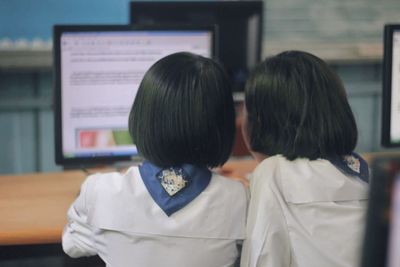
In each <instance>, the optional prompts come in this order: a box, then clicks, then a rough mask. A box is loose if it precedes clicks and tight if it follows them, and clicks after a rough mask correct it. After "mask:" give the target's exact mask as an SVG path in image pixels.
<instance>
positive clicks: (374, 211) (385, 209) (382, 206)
mask: <svg viewBox="0 0 400 267" xmlns="http://www.w3.org/2000/svg"><path fill="white" fill-rule="evenodd" d="M371 168H372V177H371V184H370V190H369V199H368V212H367V216H366V226H365V231H364V240H363V251H362V255H361V265H360V266H362V267H375V266H387V265H386V263H387V262H386V261H387V256H388V251H387V249H388V247H389V234H390V217H389V213H390V212H391V211H393V204H394V203H392V196H391V190H392V187H393V184H394V181H395V179H396V175H397V174H398V173H399V172H400V157H396V156H389V155H388V156H379V157H377V158H375V159H373V161H372V163H371Z"/></svg>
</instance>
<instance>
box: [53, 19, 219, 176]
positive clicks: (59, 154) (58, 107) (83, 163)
mask: <svg viewBox="0 0 400 267" xmlns="http://www.w3.org/2000/svg"><path fill="white" fill-rule="evenodd" d="M113 31H117V32H121V31H127V32H129V31H179V32H184V31H188V32H192V31H207V32H210V33H211V41H212V44H211V56H212V58H215V57H217V55H218V54H217V53H218V51H217V49H216V47H217V44H218V40H217V36H218V32H217V31H218V29H217V27H216V26H215V25H55V26H54V28H53V86H54V101H53V103H54V113H55V114H54V129H55V162H56V164H58V165H62V166H64V167H65V168H74V167H90V166H98V165H104V164H113V163H117V162H131V161H140V160H141V158H140V156H139V155H132V156H126V155H123V156H118V155H115V156H96V157H74V158H68V157H65V155H64V154H63V143H62V140H63V133H62V99H61V93H62V88H61V47H60V40H61V36H62V34H63V33H67V32H68V33H70V32H113Z"/></svg>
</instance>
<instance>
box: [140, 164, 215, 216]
mask: <svg viewBox="0 0 400 267" xmlns="http://www.w3.org/2000/svg"><path fill="white" fill-rule="evenodd" d="M139 172H140V175H141V176H142V180H143V183H144V185H145V186H146V188H147V190H148V191H149V193H150V195H151V197H152V198H153V200H154V201H155V202H156V203H157V205H158V206H159V207H160V208H161V209H162V210H163V211H164V213H165V214H166V215H167V216H170V215H172V214H173V213H175V212H177V211H178V210H180V209H182V208H183V207H185V206H186V205H187V204H189V203H190V202H191V201H192V200H193V199H195V198H196V197H197V196H198V195H200V193H201V192H203V191H204V189H206V187H207V186H208V184H209V183H210V180H211V171H210V170H209V169H208V168H207V167H199V166H195V165H191V164H183V165H182V166H176V167H169V168H160V167H158V166H156V165H154V164H152V163H150V162H149V161H145V162H143V164H142V165H140V166H139Z"/></svg>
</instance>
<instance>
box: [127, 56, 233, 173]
mask: <svg viewBox="0 0 400 267" xmlns="http://www.w3.org/2000/svg"><path fill="white" fill-rule="evenodd" d="M234 119H235V115H234V106H233V99H232V91H231V85H230V82H229V79H228V77H227V75H226V73H225V71H224V69H223V68H222V67H221V65H219V64H218V63H217V62H215V61H214V60H212V59H208V58H205V57H202V56H198V55H194V54H190V53H176V54H172V55H169V56H166V57H164V58H162V59H161V60H159V61H157V62H156V63H155V64H154V65H153V66H152V67H151V68H150V69H149V70H148V71H147V73H146V74H145V76H144V78H143V80H142V82H141V84H140V86H139V90H138V93H137V95H136V98H135V102H134V104H133V106H132V110H131V113H130V116H129V131H130V133H131V136H132V139H133V141H134V143H135V144H136V146H137V148H138V151H139V153H141V154H142V155H143V157H144V158H146V159H147V160H149V161H151V162H152V163H154V164H156V165H158V166H160V167H168V166H177V165H181V164H184V163H187V164H196V165H202V166H209V167H215V166H218V165H222V164H223V163H225V162H226V161H227V159H228V158H229V155H230V152H231V149H232V145H233V139H234V133H235V124H234Z"/></svg>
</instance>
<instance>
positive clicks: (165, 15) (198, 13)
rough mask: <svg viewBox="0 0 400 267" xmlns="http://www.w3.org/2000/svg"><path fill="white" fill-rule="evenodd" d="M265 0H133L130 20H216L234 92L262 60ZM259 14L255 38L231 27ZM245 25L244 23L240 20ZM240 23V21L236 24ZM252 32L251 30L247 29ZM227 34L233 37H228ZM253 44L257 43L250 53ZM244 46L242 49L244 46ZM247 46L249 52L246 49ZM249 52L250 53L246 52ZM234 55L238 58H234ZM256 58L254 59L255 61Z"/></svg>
mask: <svg viewBox="0 0 400 267" xmlns="http://www.w3.org/2000/svg"><path fill="white" fill-rule="evenodd" d="M263 10H264V3H263V1H262V0H249V1H237V0H226V1H201V0H196V1H188V0H186V1H160V0H158V1H146V0H139V1H132V2H131V3H130V23H131V24H132V25H152V24H159V23H174V24H177V23H179V24H197V23H199V22H202V23H209V24H217V25H218V27H219V31H220V34H219V46H218V50H219V51H220V52H219V55H220V57H219V60H220V61H221V63H222V64H223V65H224V66H225V68H226V70H227V72H228V74H229V76H230V77H231V79H232V81H233V92H243V91H244V84H245V80H246V78H247V76H248V74H249V72H250V71H251V70H252V69H253V68H254V67H255V66H256V65H257V64H258V63H259V62H260V61H261V56H262V46H263V44H262V43H263V19H264V18H263ZM252 16H253V17H254V16H256V17H257V18H258V21H257V24H256V25H257V29H256V32H254V33H253V32H252V34H254V36H253V37H252V38H254V39H255V40H256V41H251V44H249V42H247V43H246V41H249V40H245V41H241V40H240V38H242V36H238V35H237V33H240V32H241V29H240V27H236V28H235V27H229V26H228V25H231V24H233V23H236V22H237V21H239V19H238V18H241V17H242V18H246V17H248V18H250V17H252ZM240 25H242V24H240ZM236 26H237V25H236ZM247 33H249V32H247ZM228 37H232V38H229V39H230V40H228ZM250 46H253V47H255V51H254V53H249V52H248V51H250ZM242 48H243V49H242ZM246 50H247V52H246ZM246 53H249V54H246ZM232 59H235V60H232ZM253 61H254V62H253Z"/></svg>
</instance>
